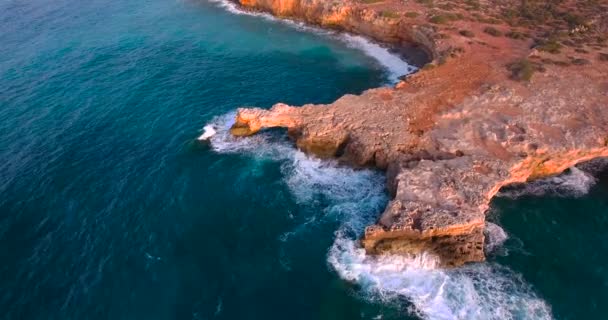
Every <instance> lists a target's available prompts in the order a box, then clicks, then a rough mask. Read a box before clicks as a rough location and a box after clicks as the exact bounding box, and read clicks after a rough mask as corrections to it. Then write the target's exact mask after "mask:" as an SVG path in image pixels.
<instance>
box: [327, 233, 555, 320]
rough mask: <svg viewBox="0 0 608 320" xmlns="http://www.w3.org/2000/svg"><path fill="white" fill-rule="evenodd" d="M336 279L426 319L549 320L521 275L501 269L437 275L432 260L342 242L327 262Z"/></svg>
mask: <svg viewBox="0 0 608 320" xmlns="http://www.w3.org/2000/svg"><path fill="white" fill-rule="evenodd" d="M328 261H329V263H330V264H331V265H332V266H333V268H334V269H335V270H336V271H337V272H338V274H339V275H340V276H341V277H342V278H344V279H346V280H349V281H353V282H356V283H358V284H360V285H361V286H362V287H363V289H364V290H365V291H367V292H368V293H369V294H370V297H371V298H375V299H380V300H381V301H383V302H385V303H393V302H400V301H401V300H400V299H399V298H400V297H406V298H407V299H408V300H409V301H410V302H411V303H412V304H413V306H414V308H413V310H411V312H413V313H414V314H415V315H417V316H419V317H421V318H425V319H446V320H448V319H449V320H453V319H484V320H485V319H488V320H489V319H501V320H502V319H551V310H550V308H549V306H547V304H546V303H545V302H544V301H543V300H542V299H540V298H538V297H537V296H536V295H535V294H534V292H533V291H532V290H531V288H530V286H529V285H528V284H526V283H525V281H524V280H523V279H522V277H521V276H520V275H519V274H516V273H514V272H513V271H511V270H509V269H507V268H505V267H502V266H499V265H497V264H491V263H483V264H474V265H468V266H465V267H462V268H457V269H453V270H441V269H436V268H435V265H436V263H437V259H436V258H435V257H433V256H431V255H422V256H417V257H415V258H414V257H402V256H380V257H373V256H369V255H366V254H365V251H364V250H363V249H361V248H360V247H359V246H357V245H356V244H355V241H354V240H352V239H349V238H347V237H341V236H338V238H337V239H336V242H335V243H334V245H333V247H332V248H331V250H330V252H329V256H328Z"/></svg>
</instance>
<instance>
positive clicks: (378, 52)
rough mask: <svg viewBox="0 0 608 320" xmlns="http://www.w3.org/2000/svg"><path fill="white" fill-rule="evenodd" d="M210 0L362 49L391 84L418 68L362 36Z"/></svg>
mask: <svg viewBox="0 0 608 320" xmlns="http://www.w3.org/2000/svg"><path fill="white" fill-rule="evenodd" d="M209 1H210V2H213V3H216V4H217V5H218V6H220V7H222V8H224V9H226V10H227V11H229V12H231V13H234V14H238V15H249V16H255V17H260V18H263V19H266V20H270V21H275V22H281V23H284V24H286V25H289V26H291V27H294V28H297V29H299V30H303V31H307V32H314V33H316V34H319V35H323V36H326V37H330V38H332V39H334V40H338V41H340V42H342V43H345V44H346V45H347V46H349V47H351V48H354V49H357V50H360V51H361V52H363V53H364V54H365V55H367V56H368V57H371V58H373V59H374V60H376V61H377V62H378V63H379V64H380V65H381V66H382V67H383V68H384V69H386V70H387V71H388V72H389V81H390V83H391V84H394V83H397V82H398V81H399V78H400V77H402V76H405V75H409V74H411V73H413V72H415V71H416V70H418V68H416V67H415V66H413V65H411V64H409V63H408V62H407V61H405V60H403V59H402V58H401V57H400V56H399V55H398V54H395V53H392V52H391V51H390V50H389V49H388V48H386V47H384V46H381V45H379V44H377V43H375V42H373V41H371V40H369V39H366V38H364V37H361V36H357V35H352V34H348V33H345V32H335V31H331V30H325V29H321V28H317V27H313V26H308V25H306V24H304V23H302V22H298V21H293V20H287V19H279V18H276V17H274V16H272V15H270V14H268V13H263V12H257V11H249V10H242V9H241V8H239V6H238V5H237V4H236V3H234V2H232V1H229V0H209Z"/></svg>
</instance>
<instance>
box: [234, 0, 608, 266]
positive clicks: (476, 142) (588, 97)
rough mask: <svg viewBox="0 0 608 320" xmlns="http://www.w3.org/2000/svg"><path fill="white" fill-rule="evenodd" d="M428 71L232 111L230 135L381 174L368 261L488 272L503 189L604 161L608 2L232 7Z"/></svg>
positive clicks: (250, 1)
mask: <svg viewBox="0 0 608 320" xmlns="http://www.w3.org/2000/svg"><path fill="white" fill-rule="evenodd" d="M237 2H238V4H239V5H240V6H241V7H242V8H244V9H246V10H256V11H263V12H268V13H270V14H273V15H275V16H277V17H281V18H289V19H294V20H299V21H304V22H306V23H309V24H312V25H317V26H320V27H324V28H330V29H334V30H340V31H345V32H349V33H353V34H358V35H362V36H365V37H368V38H370V39H373V40H375V41H378V42H380V43H383V44H386V45H390V46H392V47H394V48H398V49H403V50H404V51H405V52H408V51H409V52H419V53H420V54H419V55H418V56H424V57H426V59H422V60H426V61H425V62H428V63H426V64H424V65H423V66H422V67H421V69H420V70H419V71H418V72H417V73H415V74H413V75H411V76H408V77H407V78H404V79H403V80H402V81H400V82H399V83H397V84H396V85H395V86H394V87H383V88H376V89H371V90H368V91H365V92H364V93H362V94H361V95H346V96H343V97H341V98H340V99H338V100H337V101H335V102H333V103H331V104H327V105H304V106H300V107H292V106H288V105H285V104H281V103H278V104H276V105H275V106H274V107H272V108H271V109H270V110H264V109H259V108H248V109H239V110H238V113H237V116H236V121H235V124H234V126H233V128H232V129H231V131H232V133H233V134H234V135H237V136H245V135H251V134H255V133H256V132H258V131H259V130H262V129H265V128H272V127H284V128H287V131H288V134H289V135H290V137H292V138H293V139H294V140H295V142H296V145H297V147H298V148H300V149H301V150H303V151H305V152H307V153H310V154H314V155H316V156H318V157H322V158H337V159H339V160H340V161H343V162H344V163H347V164H349V165H353V166H361V167H364V166H373V167H377V168H380V169H383V170H386V174H387V178H388V179H387V184H388V186H387V187H388V190H389V192H390V194H391V196H392V200H391V201H390V202H389V204H388V206H387V208H386V210H385V211H384V213H383V214H382V215H381V216H380V218H379V219H378V221H377V222H376V223H375V224H374V225H371V226H368V227H367V228H366V230H365V234H364V236H363V237H362V239H361V244H362V246H363V247H364V248H365V249H366V252H367V253H369V254H383V253H397V254H406V255H418V254H421V253H422V252H426V253H430V254H433V255H436V256H437V257H438V258H439V259H440V261H441V264H442V265H443V266H446V267H453V266H459V265H462V264H464V263H467V262H474V261H483V260H484V259H485V253H484V229H485V214H486V211H487V210H488V208H489V203H490V201H491V199H492V197H494V196H495V195H496V194H497V193H498V191H499V190H500V189H501V188H502V187H503V186H506V185H511V184H517V183H525V182H528V181H531V180H534V179H539V178H543V177H548V176H552V175H556V174H560V173H562V172H563V171H564V170H567V169H568V168H570V167H572V166H575V165H577V164H579V163H581V162H585V161H589V160H593V159H595V158H600V157H608V1H606V0H599V1H569V0H564V1H557V2H555V1H546V0H542V1H541V0H528V1H484V0H479V1H478V0H467V1H434V0H416V1H413V0H411V1H409V0H408V1H402V0H386V1H382V0H357V1H355V0H344V1H335V0H238V1H237Z"/></svg>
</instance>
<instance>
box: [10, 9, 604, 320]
mask: <svg viewBox="0 0 608 320" xmlns="http://www.w3.org/2000/svg"><path fill="white" fill-rule="evenodd" d="M230 10H233V9H231V7H230V6H229V5H227V4H222V3H215V2H206V1H198V0H122V1H118V0H104V1H102V0H90V1H75V0H37V1H34V0H22V1H14V0H3V1H0V318H2V319H216V318H217V319H239V320H240V319H265V320H268V319H418V318H430V319H455V318H460V319H489V318H492V317H494V318H505V317H508V316H511V317H513V318H515V319H537V318H550V317H554V318H558V319H593V318H597V319H599V318H603V317H606V316H608V303H606V302H607V301H608V271H607V268H608V255H607V254H606V253H608V239H607V238H606V231H608V186H607V184H606V181H607V179H606V178H605V177H604V179H602V180H600V182H599V183H597V184H596V185H595V186H593V187H592V188H591V190H590V191H589V192H588V193H586V194H585V195H583V196H580V197H578V198H576V197H575V194H574V193H572V194H570V193H568V192H569V190H570V189H568V190H563V191H564V192H565V193H566V195H565V196H564V194H561V193H560V194H558V195H556V194H553V193H550V192H549V193H547V192H544V193H542V194H541V195H537V196H532V195H530V194H528V193H527V194H525V195H523V196H509V195H506V196H503V197H501V198H498V199H497V200H496V201H494V204H493V208H492V213H491V216H492V219H493V221H494V222H495V223H496V224H498V225H500V226H502V227H503V229H504V231H505V232H506V235H507V236H508V238H507V239H506V241H504V240H505V237H504V236H505V234H504V232H503V230H502V229H501V228H500V227H498V226H493V228H492V230H493V233H492V239H493V241H492V245H495V248H491V249H492V252H493V253H492V254H491V255H490V258H489V262H487V263H483V264H476V265H471V266H468V267H465V268H462V269H458V270H451V271H442V270H436V269H434V268H432V263H433V261H432V259H429V260H426V259H418V260H412V259H409V260H408V259H404V258H395V259H373V258H370V257H366V256H365V255H364V254H363V253H362V252H361V250H360V249H359V248H358V245H357V242H356V241H355V239H356V238H357V236H358V235H359V234H360V233H361V232H362V230H363V228H364V226H365V225H366V224H368V223H370V222H372V221H374V219H375V217H377V215H378V214H379V213H380V212H382V210H383V209H384V206H385V205H386V203H387V201H388V198H387V196H386V193H385V191H384V177H383V174H382V173H381V172H377V171H373V170H353V169H350V168H346V167H341V166H339V165H337V164H335V163H332V162H323V161H320V160H317V159H314V158H310V157H308V156H306V155H304V154H302V153H300V152H298V151H296V150H295V148H294V147H293V145H292V143H291V142H290V141H289V140H288V139H287V137H286V135H285V133H284V132H283V131H281V130H270V131H267V132H263V133H262V134H260V135H257V136H254V137H250V138H244V139H235V138H232V137H230V136H229V135H228V134H227V132H226V129H227V128H228V127H229V125H230V121H231V119H232V118H233V116H234V111H235V109H236V108H238V107H240V106H259V107H264V108H267V107H270V106H271V105H272V104H274V103H276V102H285V103H288V104H293V105H301V104H305V103H328V102H331V101H333V100H335V99H337V98H338V97H340V96H341V95H343V94H347V93H355V94H356V93H360V92H362V91H363V90H366V89H368V88H371V87H377V86H381V85H385V84H387V83H390V81H391V79H394V78H395V77H396V76H398V75H399V72H400V70H401V69H399V68H400V67H403V66H404V65H405V64H404V63H403V62H400V61H397V60H395V59H396V58H395V56H391V55H390V54H388V53H387V52H386V51H383V50H382V49H381V48H379V47H377V46H375V45H373V44H370V43H367V42H365V41H363V40H362V39H359V38H353V37H349V36H344V35H336V34H331V33H325V32H321V31H318V30H311V29H308V28H302V27H301V26H298V25H296V24H286V23H282V22H277V21H274V20H272V19H270V18H268V17H265V16H250V15H243V14H235V13H234V12H231V11H230ZM374 56H375V58H374ZM386 67H389V69H390V70H387V69H386ZM406 72H407V70H403V73H406ZM205 125H211V126H213V128H214V129H215V130H216V131H217V134H216V135H215V136H213V137H212V138H211V141H199V140H198V139H197V138H198V137H199V136H200V135H201V134H202V133H203V131H202V128H203V127H204V126H205ZM581 174H582V173H580V172H578V171H575V172H574V173H572V174H571V176H567V177H566V178H565V179H570V180H568V181H571V182H572V181H574V182H577V181H579V180H580V179H582V180H580V181H583V182H584V183H583V182H581V183H582V184H584V186H580V185H576V187H573V188H574V189H576V190H579V189H581V188H582V189H585V186H586V185H587V184H585V183H587V182H588V181H589V180H588V179H589V178H588V177H582V178H581V176H580V175H581ZM572 175H576V176H575V177H573V176H572ZM576 179H579V180H576ZM585 179H587V180H585ZM574 182H572V183H574ZM572 183H571V184H572ZM577 183H578V182H577ZM590 184H591V183H589V185H590ZM539 188H541V189H542V185H541V186H540V187H539ZM577 188H578V189H577ZM558 189H559V188H558ZM560 190H561V189H560ZM583 191H585V190H583Z"/></svg>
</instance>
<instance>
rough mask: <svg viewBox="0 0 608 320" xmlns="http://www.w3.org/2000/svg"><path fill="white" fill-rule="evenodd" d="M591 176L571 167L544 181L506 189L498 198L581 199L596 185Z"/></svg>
mask: <svg viewBox="0 0 608 320" xmlns="http://www.w3.org/2000/svg"><path fill="white" fill-rule="evenodd" d="M596 182H597V181H596V179H595V177H594V176H593V174H591V173H589V172H587V171H585V170H581V169H579V168H578V167H572V168H570V169H568V170H567V171H566V172H564V173H562V174H560V175H558V176H555V177H550V178H546V179H540V180H536V181H532V182H529V183H526V184H522V185H517V186H512V187H507V188H505V189H504V190H501V191H500V193H499V194H498V196H500V197H509V198H519V197H521V196H545V195H550V196H557V197H581V196H584V195H585V194H587V193H588V192H589V190H590V189H591V187H593V186H594V185H595V183H596Z"/></svg>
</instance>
